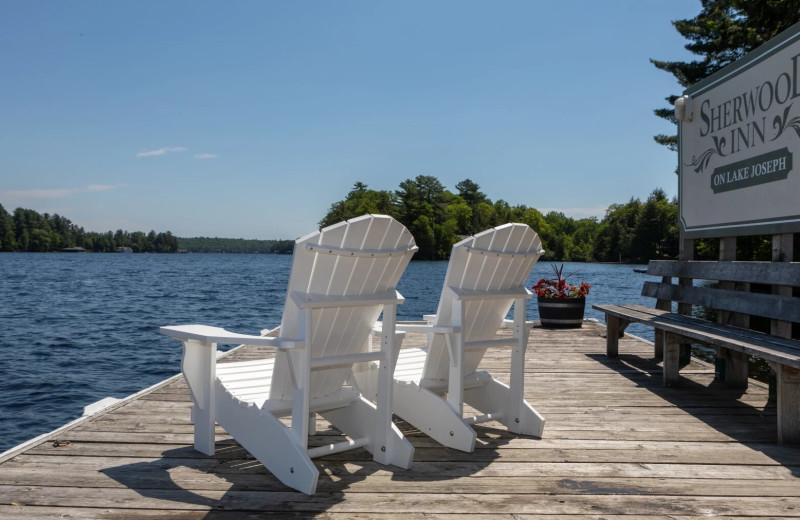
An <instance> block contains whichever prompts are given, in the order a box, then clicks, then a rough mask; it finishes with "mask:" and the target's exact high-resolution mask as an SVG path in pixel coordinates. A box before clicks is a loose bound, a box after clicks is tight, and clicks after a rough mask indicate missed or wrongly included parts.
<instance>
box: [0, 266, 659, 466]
mask: <svg viewBox="0 0 800 520" xmlns="http://www.w3.org/2000/svg"><path fill="white" fill-rule="evenodd" d="M290 264H291V257H289V256H276V255H200V254H191V255H121V254H120V255H116V254H81V255H74V254H59V253H51V254H35V253H26V254H23V253H0V273H2V276H0V295H2V297H0V319H2V324H3V334H0V352H2V354H3V355H2V356H0V452H2V451H3V450H5V449H7V448H10V447H12V446H14V445H16V444H18V443H20V442H23V441H25V440H27V439H30V438H32V437H34V436H36V435H39V434H42V433H45V432H48V431H50V430H53V429H55V428H57V427H59V426H61V425H63V424H65V423H67V422H68V421H70V420H72V419H75V418H77V417H79V416H80V414H81V413H82V410H83V407H84V406H86V405H88V404H90V403H93V402H95V401H97V400H100V399H102V398H104V397H107V396H112V397H125V396H126V395H130V394H132V393H134V392H137V391H139V390H141V389H143V388H146V387H148V386H150V385H153V384H155V383H157V382H159V381H162V380H164V379H166V378H167V377H170V376H172V375H174V374H177V373H178V372H179V371H180V357H181V348H180V344H179V343H178V342H176V341H175V340H173V339H170V338H168V337H166V336H164V335H162V334H159V332H158V327H159V326H162V325H168V324H180V323H206V324H210V325H217V326H223V327H226V328H228V329H230V330H235V331H237V332H243V333H250V334H257V333H258V332H259V331H260V330H261V329H264V328H273V327H276V326H278V325H279V324H280V319H281V312H282V307H283V301H284V298H285V291H286V285H287V283H288V277H289V268H290ZM573 267H574V266H573ZM631 267H632V266H603V265H598V264H588V265H585V266H583V265H582V266H581V275H580V276H581V279H582V280H584V281H587V282H588V283H590V284H592V286H593V287H592V294H590V297H589V302H587V313H588V314H589V316H591V317H596V318H598V319H601V320H602V316H599V315H593V314H592V313H593V312H594V311H591V310H590V305H591V304H592V303H601V302H602V303H620V302H632V301H641V298H640V297H639V291H640V289H641V283H642V281H643V277H641V276H640V275H636V274H634V273H633V272H632V269H631ZM446 268H447V264H446V263H444V262H413V263H412V264H411V265H410V266H409V268H408V270H407V272H406V274H405V275H404V276H403V278H402V279H401V280H400V283H399V284H398V290H399V291H400V292H401V293H402V294H404V295H405V296H406V301H405V303H404V304H403V305H401V306H400V307H399V309H398V318H399V319H406V320H409V319H420V317H421V316H422V315H423V314H430V313H433V312H435V311H436V305H437V302H438V300H439V293H440V291H441V286H442V281H443V279H444V274H445V270H446ZM549 269H550V267H549V265H546V264H544V265H542V264H540V265H537V268H536V270H535V271H534V275H532V276H531V280H530V282H531V283H530V284H529V285H532V283H533V280H538V279H539V278H541V277H543V276H546V275H548V271H549ZM568 269H569V268H568ZM573 270H575V269H572V270H570V272H571V271H573ZM529 317H530V318H531V319H536V318H537V313H536V304H535V303H533V302H532V303H531V304H530V307H529ZM629 330H631V331H632V332H634V333H640V334H641V333H642V332H641V331H637V330H635V327H633V326H631V328H630V329H629ZM647 330H648V329H643V331H647Z"/></svg>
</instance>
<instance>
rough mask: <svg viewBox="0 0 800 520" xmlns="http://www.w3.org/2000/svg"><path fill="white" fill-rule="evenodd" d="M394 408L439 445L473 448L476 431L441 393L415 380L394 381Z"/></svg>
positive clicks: (469, 451) (462, 448) (460, 448)
mask: <svg viewBox="0 0 800 520" xmlns="http://www.w3.org/2000/svg"><path fill="white" fill-rule="evenodd" d="M393 408H394V412H395V413H396V414H397V415H399V416H400V417H401V418H402V419H403V420H405V421H407V422H408V423H409V424H411V425H412V426H414V427H415V428H417V429H418V430H420V431H421V432H422V433H424V434H425V435H427V436H429V437H431V438H432V439H433V440H435V441H436V442H438V443H439V444H442V445H443V446H446V447H448V448H453V449H456V450H460V451H466V452H468V453H471V452H472V451H473V450H474V449H475V438H476V434H475V430H473V429H472V428H470V427H469V426H468V425H467V424H465V423H464V421H463V420H462V419H461V417H460V416H459V415H458V414H457V413H456V412H455V411H454V410H453V409H452V408H451V407H450V405H449V403H448V402H447V401H445V400H444V398H443V397H442V396H440V395H438V394H435V393H433V392H431V391H430V390H428V389H426V388H420V387H419V386H418V385H416V384H414V383H410V382H401V383H399V382H396V383H395V385H394V401H393Z"/></svg>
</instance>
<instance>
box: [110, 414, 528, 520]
mask: <svg viewBox="0 0 800 520" xmlns="http://www.w3.org/2000/svg"><path fill="white" fill-rule="evenodd" d="M397 424H398V427H399V428H400V429H401V431H403V434H404V435H405V436H406V437H407V438H408V439H409V440H410V441H411V442H412V444H414V446H415V449H416V452H415V457H414V464H413V465H412V467H411V469H408V470H405V469H401V468H397V467H395V466H386V465H381V464H378V463H376V462H374V461H373V460H372V456H371V454H370V453H369V452H367V451H366V450H363V449H360V450H354V451H350V452H348V453H346V454H335V455H329V456H326V457H324V458H322V459H317V460H316V461H315V462H316V466H317V468H318V469H319V471H320V475H319V481H318V484H317V493H316V494H315V495H313V496H312V497H308V496H306V495H304V494H302V493H300V492H298V491H295V490H293V489H291V488H289V487H288V486H286V485H284V484H283V483H281V482H280V481H279V480H278V479H277V478H276V477H275V476H273V475H272V474H271V473H270V472H269V471H268V470H267V469H266V468H265V467H264V466H263V465H262V464H261V463H260V462H258V461H257V460H256V459H255V458H253V457H252V456H251V455H250V454H249V453H247V452H246V451H245V450H244V449H243V448H242V447H241V446H240V445H239V444H237V443H236V442H235V441H233V440H232V439H229V440H226V441H222V442H217V444H216V453H215V455H214V456H206V455H203V454H201V453H199V452H196V451H194V449H193V448H192V447H189V446H187V447H182V448H178V449H172V450H166V451H164V452H162V453H161V456H160V458H158V459H154V460H150V461H146V462H134V463H130V464H123V465H119V466H114V467H108V468H105V469H102V470H100V472H101V473H103V474H104V475H105V476H107V477H109V478H111V479H113V480H114V481H116V482H118V483H119V484H120V485H121V486H123V487H124V488H126V489H129V490H132V491H134V492H135V493H137V494H139V495H140V496H142V497H144V498H145V499H151V500H153V501H155V502H154V503H158V502H162V501H170V502H174V503H179V504H181V505H182V507H187V508H188V509H206V508H208V509H210V510H211V511H209V512H208V516H207V517H205V518H216V516H215V515H216V514H219V513H220V512H222V511H225V510H230V509H237V510H238V509H244V510H250V511H271V512H287V513H288V512H292V511H300V510H302V511H304V512H309V507H311V509H312V510H313V512H315V513H321V512H324V511H326V510H328V509H329V508H330V507H332V506H334V505H336V504H338V503H340V502H342V501H344V500H345V495H346V493H347V492H348V491H353V489H352V488H356V489H355V490H356V491H358V490H359V489H361V490H363V489H365V485H364V482H365V481H366V480H367V479H370V481H371V484H369V487H370V488H372V489H373V490H374V486H375V483H376V482H378V483H379V482H380V481H381V480H387V481H392V482H402V483H407V484H411V485H412V486H415V485H416V484H424V483H425V482H443V481H447V480H453V479H462V478H464V477H465V476H469V475H471V474H477V473H480V472H482V471H484V470H485V469H486V468H487V467H488V466H490V465H491V464H492V462H493V461H495V460H496V459H497V458H498V457H499V456H500V454H499V452H498V449H500V448H501V447H503V446H504V445H506V444H507V443H508V442H509V440H510V439H509V438H508V436H507V432H505V430H502V431H500V430H495V429H493V428H491V427H480V426H479V427H476V431H478V440H477V443H476V451H475V452H474V453H463V452H460V451H457V450H452V449H449V448H444V447H442V446H440V445H438V444H437V443H435V442H434V441H432V440H431V439H429V438H428V437H426V436H424V435H423V434H422V433H420V432H419V431H418V430H416V429H415V428H414V427H412V426H411V425H409V424H407V423H405V422H403V421H399V422H397ZM493 432H496V435H495V434H494V433H493ZM320 433H322V435H318V436H317V437H312V438H310V443H309V444H310V445H311V446H313V445H314V444H317V443H319V444H327V443H329V442H331V437H332V436H338V435H339V434H338V432H336V431H335V430H333V429H332V428H331V429H329V430H327V431H323V432H320ZM521 437H525V436H521ZM525 438H528V439H531V440H537V439H536V438H534V437H525ZM315 439H316V441H317V442H316V443H315V442H314V440H315ZM191 473H195V474H196V475H197V477H196V478H194V479H193V478H191V477H190V476H189V475H190V474H191ZM176 476H177V478H176ZM209 477H211V478H209ZM192 481H194V482H192ZM198 483H200V484H201V486H200V488H201V489H203V488H205V489H203V490H202V491H198V486H197V484H198ZM187 484H190V485H189V486H187ZM387 485H388V482H387ZM226 504H227V505H226Z"/></svg>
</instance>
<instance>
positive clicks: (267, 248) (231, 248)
mask: <svg viewBox="0 0 800 520" xmlns="http://www.w3.org/2000/svg"><path fill="white" fill-rule="evenodd" d="M178 247H180V249H181V250H185V251H188V252H191V253H258V254H273V255H284V254H291V253H292V251H293V250H294V240H249V239H244V238H216V237H215V238H209V237H194V238H179V239H178Z"/></svg>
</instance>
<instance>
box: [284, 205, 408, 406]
mask: <svg viewBox="0 0 800 520" xmlns="http://www.w3.org/2000/svg"><path fill="white" fill-rule="evenodd" d="M414 251H416V246H415V244H414V238H413V237H412V236H411V233H410V232H409V231H408V230H407V229H406V228H405V227H404V226H403V225H402V224H400V223H399V222H397V221H396V220H394V219H393V218H391V217H388V216H385V215H365V216H362V217H358V218H355V219H352V220H349V221H347V222H341V223H339V224H335V225H333V226H330V227H327V228H325V229H322V230H321V231H319V232H317V233H312V234H310V235H307V236H305V237H302V238H300V239H298V240H297V241H296V243H295V248H294V258H293V261H292V270H291V274H290V277H289V286H288V289H287V295H286V304H285V306H284V311H283V319H282V321H281V330H280V335H281V337H285V338H304V339H305V340H306V343H307V344H308V345H310V348H311V349H312V352H311V357H312V358H319V357H328V356H340V355H347V354H357V353H362V352H367V351H368V348H369V340H370V334H371V331H372V328H373V326H374V324H375V322H376V321H377V320H378V317H379V315H380V313H381V312H382V311H383V305H357V306H337V307H328V308H322V309H315V310H314V311H313V323H312V327H311V329H312V331H313V337H312V338H310V341H309V338H305V335H306V324H305V317H304V316H305V311H304V310H303V309H301V308H300V307H299V306H298V304H297V301H296V300H294V299H293V298H292V294H293V293H296V294H297V293H300V294H311V295H322V296H328V297H334V298H335V297H341V296H344V297H348V296H351V297H357V296H370V295H378V294H381V293H385V292H386V291H390V290H393V289H394V288H395V286H396V285H397V282H398V280H399V279H400V276H401V275H402V274H403V272H404V271H405V268H406V266H407V265H408V262H409V260H410V259H411V256H412V255H413V253H414ZM350 370H351V366H337V367H331V368H326V369H319V370H314V371H312V373H311V381H310V393H311V396H312V397H316V396H321V395H326V394H329V393H331V392H334V391H336V390H338V389H339V388H341V386H342V385H343V383H344V381H345V379H346V378H347V377H348V376H349V374H350ZM292 394H293V385H292V380H291V375H290V371H289V366H288V362H287V360H286V358H285V356H278V358H277V359H276V362H275V371H274V374H273V378H272V386H271V390H270V399H287V400H288V399H291V398H292Z"/></svg>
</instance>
